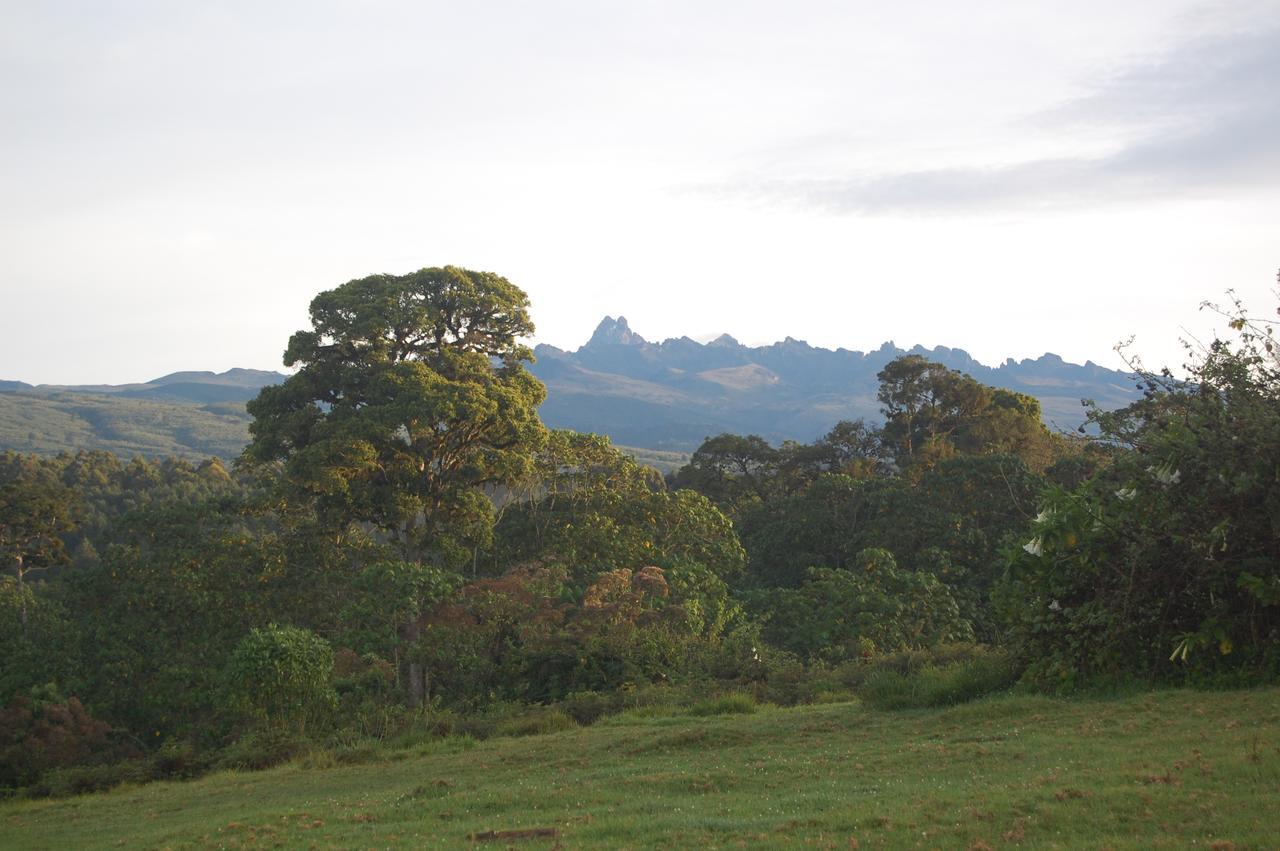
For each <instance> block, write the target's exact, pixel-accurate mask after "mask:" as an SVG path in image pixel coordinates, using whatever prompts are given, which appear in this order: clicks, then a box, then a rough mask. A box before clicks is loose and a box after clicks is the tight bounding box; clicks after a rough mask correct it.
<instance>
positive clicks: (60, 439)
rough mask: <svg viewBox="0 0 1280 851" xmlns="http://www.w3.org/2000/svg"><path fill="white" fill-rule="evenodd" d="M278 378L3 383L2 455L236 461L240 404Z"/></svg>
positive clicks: (243, 427) (179, 376)
mask: <svg viewBox="0 0 1280 851" xmlns="http://www.w3.org/2000/svg"><path fill="white" fill-rule="evenodd" d="M283 379H284V376H283V375H282V374H280V373H278V372H266V371H263V370H254V369H230V370H227V371H226V372H223V373H213V372H175V373H172V374H171V375H165V376H162V377H160V378H157V379H155V380H153V381H148V382H145V383H140V384H121V385H73V386H54V385H41V386H38V387H33V386H32V385H29V384H24V383H22V382H19V381H5V382H0V449H12V450H15V451H17V452H32V453H36V454H44V455H49V454H54V453H57V452H64V451H66V452H74V451H76V450H78V449H105V450H107V451H110V452H115V453H116V454H118V455H123V456H132V455H142V456H146V457H157V456H167V455H174V456H177V457H180V458H191V459H199V458H208V457H210V456H217V457H219V458H225V459H229V458H234V457H235V456H236V455H239V454H240V450H241V449H243V448H244V445H245V443H246V442H247V441H248V439H249V415H248V414H247V413H246V412H245V409H244V403H245V402H246V401H248V400H249V399H252V398H253V397H254V396H255V395H257V393H258V391H259V390H260V389H261V388H262V387H265V386H267V385H269V384H275V383H278V382H279V381H281V380H283Z"/></svg>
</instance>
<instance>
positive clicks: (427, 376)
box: [245, 266, 546, 705]
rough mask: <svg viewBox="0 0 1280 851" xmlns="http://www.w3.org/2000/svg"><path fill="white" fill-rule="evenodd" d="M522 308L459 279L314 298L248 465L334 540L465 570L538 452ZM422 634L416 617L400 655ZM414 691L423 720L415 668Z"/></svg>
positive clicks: (359, 288)
mask: <svg viewBox="0 0 1280 851" xmlns="http://www.w3.org/2000/svg"><path fill="white" fill-rule="evenodd" d="M528 308H529V298H528V296H526V295H525V294H524V292H523V291H522V290H520V289H519V288H518V287H516V286H515V285H513V284H512V283H511V282H509V281H507V280H506V279H505V278H501V277H499V276H498V275H494V274H492V273H489V272H472V271H469V270H467V269H459V268H457V267H454V266H445V267H444V268H440V269H421V270H419V271H417V272H412V273H410V274H408V275H400V276H396V275H373V276H370V277H368V278H361V279H359V280H355V281H350V282H348V283H346V284H343V285H342V286H340V287H338V288H337V289H335V290H330V291H328V292H324V293H321V294H320V295H318V296H316V298H315V299H314V300H313V301H312V302H311V324H312V328H311V330H309V331H299V332H297V333H296V334H294V335H293V337H291V338H290V340H289V348H288V349H287V350H286V351H285V356H284V363H285V366H288V367H298V372H297V373H296V374H294V375H293V376H291V377H290V378H288V379H287V380H286V381H285V382H284V383H283V384H280V385H278V386H275V387H267V388H264V389H263V390H262V392H261V393H260V394H259V395H258V397H257V398H256V399H254V400H252V401H251V402H250V403H249V406H248V408H249V413H250V414H252V415H253V417H254V421H253V423H252V425H251V426H250V427H249V431H250V435H251V437H252V440H251V442H250V444H249V446H248V448H247V449H246V450H245V452H246V455H247V457H248V458H250V459H253V460H255V461H258V462H263V463H271V462H279V463H280V464H281V465H282V468H283V479H282V481H283V483H284V485H285V492H286V494H288V495H292V496H293V497H294V498H301V499H303V500H306V501H307V502H309V503H310V504H312V505H314V507H315V509H316V511H317V513H318V515H319V516H320V518H321V519H322V521H323V522H325V523H326V524H327V525H329V527H330V528H331V529H333V530H334V531H335V532H336V534H338V535H341V534H342V533H343V531H344V530H346V529H349V528H350V526H351V524H352V523H353V522H355V523H365V524H370V525H372V526H374V527H376V528H378V529H380V530H382V531H383V532H384V533H385V534H386V535H387V536H388V537H389V540H390V541H391V542H392V543H393V544H394V545H395V546H396V548H397V549H398V550H399V553H400V555H401V557H402V558H403V559H405V561H406V562H407V565H406V566H407V567H408V566H414V567H416V568H417V569H419V570H421V569H424V568H425V569H436V570H438V569H441V568H444V569H448V568H451V567H453V568H456V567H460V566H461V564H462V563H463V560H464V559H465V557H466V555H467V554H468V553H471V554H474V553H475V552H476V549H477V548H478V547H480V546H482V545H485V544H487V543H489V541H490V540H491V538H492V533H493V522H494V519H493V518H494V511H493V504H492V502H491V500H490V494H491V493H492V492H493V491H494V489H496V488H499V487H500V486H503V485H509V484H512V483H515V482H519V481H522V480H524V479H526V478H527V476H528V473H529V471H530V469H531V468H532V465H533V457H534V451H535V450H536V449H537V448H538V447H539V446H540V445H541V444H542V443H543V442H544V441H545V438H546V429H545V428H544V427H543V425H542V421H541V420H539V419H538V405H539V404H541V402H542V400H543V399H544V398H545V396H546V390H545V388H543V386H542V384H541V383H540V382H539V381H538V380H537V379H536V378H534V377H533V376H532V375H531V374H530V373H529V371H528V370H527V369H525V363H526V362H528V361H531V360H532V359H533V353H532V352H531V351H530V350H529V348H528V347H527V346H525V345H523V344H521V343H520V342H519V341H520V338H522V337H527V336H529V335H531V334H532V333H533V322H532V321H531V320H530V319H529V310H528ZM424 563H425V564H424ZM418 635H419V633H418V621H417V618H416V616H410V617H409V619H408V621H407V622H406V623H405V624H404V640H405V642H406V643H407V644H409V645H413V644H415V643H416V642H417V640H418ZM408 686H409V695H410V701H411V703H413V704H414V705H418V704H419V703H420V702H421V700H422V697H423V695H424V692H425V683H424V679H423V671H422V669H421V666H420V665H418V664H417V663H411V664H410V665H409V670H408Z"/></svg>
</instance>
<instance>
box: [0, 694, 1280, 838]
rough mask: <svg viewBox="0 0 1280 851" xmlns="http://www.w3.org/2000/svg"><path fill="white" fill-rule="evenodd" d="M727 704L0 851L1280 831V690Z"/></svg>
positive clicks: (217, 782) (144, 814)
mask: <svg viewBox="0 0 1280 851" xmlns="http://www.w3.org/2000/svg"><path fill="white" fill-rule="evenodd" d="M717 705H718V704H714V703H713V704H711V705H710V706H711V709H710V710H708V709H707V708H706V707H704V708H703V710H702V711H704V712H706V711H712V712H714V711H716V709H715V707H716V706H717ZM719 705H720V706H721V708H722V709H723V710H724V714H713V715H694V714H692V713H691V712H689V711H688V710H687V709H685V710H681V709H678V708H675V707H667V708H657V707H645V708H643V709H637V710H632V711H630V712H624V713H622V714H621V715H617V716H613V717H611V718H606V719H604V720H602V721H600V722H598V723H596V724H595V725H592V726H590V727H582V728H573V729H567V730H561V731H558V732H554V733H549V734H542V735H531V736H523V737H501V738H492V739H488V740H485V741H476V740H474V739H470V738H445V739H430V740H428V739H424V740H422V741H420V742H417V743H412V744H410V745H409V746H408V747H402V748H398V749H392V748H386V747H368V746H365V747H356V748H352V747H350V746H348V747H347V748H345V749H337V750H319V751H314V752H312V753H310V754H308V755H307V756H304V757H302V758H300V759H297V760H295V761H294V762H292V763H290V764H288V765H285V766H282V767H279V768H275V769H271V770H267V771H261V772H245V773H242V772H220V773H216V774H213V775H210V776H207V777H204V778H202V779H199V780H194V781H189V782H169V783H154V784H150V785H146V786H126V787H122V788H118V789H116V790H114V791H111V792H107V793H101V794H94V795H86V796H81V797H78V798H71V799H62V800H45V801H12V802H8V803H5V804H3V805H0V847H5V848H10V849H19V848H114V847H129V848H424V847H425V848H463V847H522V848H525V847H527V848H553V847H560V848H602V847H611V848H673V847H709V848H738V847H762V848H763V847H780V846H799V847H819V848H971V849H983V848H1002V847H1037V848H1114V849H1120V848H1189V847H1203V848H1214V849H1219V851H1226V849H1244V848H1273V847H1275V846H1276V841H1277V835H1278V834H1280V816H1278V815H1277V813H1276V804H1277V802H1278V801H1280V688H1269V689H1263V690H1252V691H1236V692H1215V693H1203V692H1193V691H1157V692H1148V693H1142V694H1135V695H1129V696H1123V697H1113V698H1098V697H1091V698H1076V699H1061V698H1049V697H1043V696H1025V695H1012V696H1011V695H1005V696H998V697H992V698H987V699H983V700H980V701H976V702H973V703H969V704H965V705H961V706H958V707H953V708H948V709H931V710H906V711H893V712H887V711H880V710H875V709H871V708H868V707H865V706H863V705H861V704H859V703H857V702H845V703H832V704H824V705H812V706H803V707H796V708H785V709H784V708H778V707H773V706H767V705H761V706H758V707H757V706H755V705H754V704H752V703H751V702H750V701H736V702H735V701H723V702H721V704H719Z"/></svg>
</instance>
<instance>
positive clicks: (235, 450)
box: [0, 316, 1138, 467]
mask: <svg viewBox="0 0 1280 851" xmlns="http://www.w3.org/2000/svg"><path fill="white" fill-rule="evenodd" d="M534 352H535V354H536V356H537V362H536V363H535V364H534V365H533V367H532V371H533V373H534V374H535V375H537V376H538V378H540V379H541V380H542V381H543V382H544V383H545V384H546V385H547V401H546V402H545V403H544V404H543V406H542V409H541V413H542V418H543V420H544V421H545V422H546V423H547V424H548V425H550V426H553V427H556V428H571V429H575V430H577V431H593V432H598V433H601V434H607V435H609V436H610V437H611V438H612V439H613V441H614V442H615V443H617V444H620V445H623V446H630V447H642V448H643V449H646V450H661V452H647V453H640V454H641V455H642V456H643V457H645V458H647V459H649V460H651V461H653V462H654V463H655V464H657V465H658V466H662V467H670V466H673V465H675V464H676V463H678V461H679V458H681V457H682V455H679V454H670V453H687V452H690V451H692V450H693V449H696V448H697V447H698V445H699V444H701V443H702V441H703V439H705V438H706V437H709V436H711V435H715V434H719V433H721V432H726V431H728V432H735V433H738V434H759V435H761V436H763V437H765V438H767V439H769V440H770V441H772V442H775V443H776V442H779V441H782V440H786V439H793V440H802V441H810V440H813V439H814V438H816V437H819V436H820V435H822V434H823V433H825V432H826V431H827V430H828V429H830V428H831V426H832V425H834V424H835V423H836V422H838V421H839V420H842V419H856V418H858V417H862V418H865V419H867V420H869V421H877V420H879V419H880V416H881V414H880V405H879V403H878V402H877V401H876V390H877V389H878V387H879V383H878V381H877V380H876V373H878V372H879V371H880V370H881V369H882V368H883V367H884V365H885V364H887V363H888V362H889V361H891V360H893V359H894V358H896V357H899V356H901V355H903V354H919V355H923V356H924V357H926V358H928V359H930V360H933V361H936V362H938V363H942V364H945V365H946V366H948V367H951V368H952V369H957V370H960V371H961V372H965V373H968V374H969V375H971V376H973V377H974V378H976V379H977V380H978V381H981V382H983V383H984V384H990V385H993V386H997V387H1006V388H1009V389H1011V390H1018V391H1020V392H1023V393H1028V394H1030V395H1032V396H1035V397H1037V398H1039V399H1040V402H1041V405H1042V407H1043V411H1044V418H1045V421H1046V422H1047V423H1048V424H1049V425H1051V426H1056V427H1058V428H1062V429H1073V428H1075V427H1076V426H1078V425H1079V424H1080V422H1081V421H1082V420H1083V409H1082V408H1081V405H1080V400H1081V399H1093V400H1095V401H1096V402H1097V403H1098V404H1099V405H1100V406H1102V407H1103V408H1118V407H1122V406H1123V405H1126V404H1128V403H1129V402H1131V401H1133V400H1134V399H1135V398H1137V395H1138V394H1137V391H1136V390H1135V386H1134V380H1133V378H1132V377H1131V376H1129V375H1128V374H1126V373H1122V372H1116V371H1114V370H1110V369H1106V368H1104V367H1101V366H1098V365H1097V364H1094V363H1091V362H1090V363H1086V364H1084V365H1083V366H1082V365H1078V364H1071V363H1066V362H1064V361H1063V360H1062V359H1061V358H1060V357H1058V356H1057V355H1052V354H1046V355H1044V356H1042V357H1039V358H1036V359H1035V360H1022V361H1014V360H1007V361H1005V362H1004V363H1003V364H1001V365H1000V366H998V367H988V366H985V365H983V364H981V363H978V362H977V361H975V360H974V359H973V358H972V357H970V356H969V355H968V354H967V353H966V352H964V351H962V350H960V349H949V348H946V347H942V346H939V347H937V348H934V349H925V348H922V347H920V346H916V347H915V348H912V349H899V348H897V347H896V346H894V344H893V343H891V342H890V343H885V344H884V345H882V346H881V347H880V348H878V349H876V350H875V351H872V352H865V353H864V352H856V351H849V350H848V349H836V350H834V351H832V350H830V349H820V348H815V347H813V346H810V345H809V344H808V343H805V342H803V341H801V340H795V339H792V338H791V337H787V338H786V339H785V340H783V341H782V342H780V343H774V344H773V345H770V346H755V347H751V346H744V345H742V344H741V343H739V342H738V341H737V340H735V339H733V338H732V337H730V336H729V335H728V334H724V335H721V336H720V337H718V338H716V339H715V340H712V341H711V342H709V343H699V342H697V341H695V340H692V339H690V338H688V337H681V338H678V339H670V340H665V341H663V342H661V343H651V342H649V341H647V340H645V339H644V338H643V337H641V336H640V335H639V334H637V333H636V332H635V331H633V330H631V328H630V327H629V326H628V324H627V320H626V319H625V318H623V317H621V316H620V317H618V318H617V319H614V318H612V317H605V319H604V321H602V322H601V323H600V325H599V327H597V328H596V330H595V333H594V334H592V336H591V339H590V340H588V341H587V343H586V344H585V345H583V346H581V347H580V348H579V349H578V350H577V351H574V352H567V351H564V350H562V349H558V348H556V347H554V346H548V345H541V346H538V347H537V348H536V349H535V350H534ZM285 377H286V376H285V375H284V374H283V373H279V372H270V371H265V370H256V369H231V370H228V371H226V372H222V373H213V372H175V373H173V374H171V375H166V376H163V377H161V378H157V379H155V380H153V381H148V382H146V383H142V384H123V385H74V386H54V385H39V386H32V385H30V384H25V383H23V382H21V381H0V449H13V450H17V451H20V452H41V453H51V452H60V451H75V450H76V449H107V450H110V451H113V452H116V453H118V454H121V455H135V454H138V455H146V456H160V455H177V456H180V457H187V458H205V457H209V456H211V455H216V456H219V457H222V458H233V457H235V456H236V455H238V454H239V452H240V450H241V448H243V446H244V444H245V442H246V441H247V440H248V424H249V417H248V414H247V413H246V412H245V410H244V403H245V402H246V401H248V400H249V399H252V398H253V397H254V396H255V395H257V393H258V391H259V390H260V389H261V388H263V387H265V386H267V385H270V384H277V383H279V382H281V381H283V380H284V379H285Z"/></svg>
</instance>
